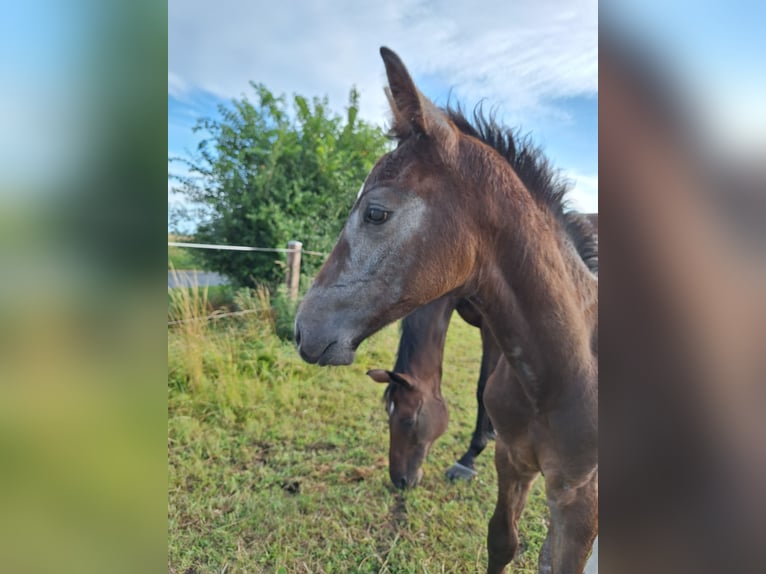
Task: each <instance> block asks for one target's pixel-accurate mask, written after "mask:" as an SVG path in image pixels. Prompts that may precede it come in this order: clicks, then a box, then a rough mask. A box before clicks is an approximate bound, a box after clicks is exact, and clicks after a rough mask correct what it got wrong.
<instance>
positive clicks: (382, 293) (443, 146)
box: [295, 48, 478, 365]
mask: <svg viewBox="0 0 766 574" xmlns="http://www.w3.org/2000/svg"><path fill="white" fill-rule="evenodd" d="M381 55H382V57H383V61H384V63H385V66H386V73H387V75H388V81H389V89H388V90H387V92H386V93H387V95H388V97H389V103H390V105H391V110H392V113H393V133H394V135H395V136H396V137H397V140H398V142H399V145H398V146H397V148H396V149H395V150H394V151H392V152H390V153H388V154H386V155H384V156H383V157H382V158H380V159H379V160H378V162H377V163H376V164H375V167H373V169H372V171H371V172H370V174H369V175H368V176H367V179H366V180H365V182H364V184H363V185H362V189H361V190H360V193H359V196H358V198H357V200H356V202H355V203H354V206H353V208H352V209H351V213H350V214H349V217H348V220H347V221H346V225H345V227H344V228H343V231H342V233H341V235H340V237H339V239H338V242H337V243H336V245H335V247H334V249H333V251H332V253H331V254H330V256H329V258H328V259H327V261H326V262H325V264H324V266H323V267H322V269H321V271H320V272H319V274H318V275H317V277H316V279H315V281H314V283H313V285H312V286H311V289H310V290H309V292H308V293H307V294H306V296H305V298H304V299H303V302H302V304H301V306H300V309H299V310H298V314H297V317H296V322H295V340H296V343H297V345H298V349H299V351H300V354H301V356H302V357H303V359H304V360H306V361H308V362H310V363H319V364H320V365H328V364H331V365H343V364H350V363H351V362H353V360H354V353H355V351H356V347H357V345H359V343H361V342H362V341H363V340H364V339H365V338H367V337H369V336H370V335H371V334H373V333H374V332H376V331H378V330H379V329H381V328H382V327H384V326H385V325H387V324H388V323H391V322H393V321H395V320H397V319H399V318H401V317H403V316H405V315H406V314H407V313H409V312H410V311H412V310H413V309H415V308H417V307H419V306H421V305H424V304H426V303H428V302H429V301H432V300H434V299H436V298H437V297H439V296H441V295H443V294H445V293H447V292H450V291H452V290H454V289H456V288H458V287H460V286H462V285H463V284H464V283H465V282H466V281H467V279H468V277H469V276H470V275H471V272H472V270H473V268H474V265H475V259H476V253H477V252H478V246H477V245H476V244H475V243H476V242H475V240H474V239H472V238H474V237H475V236H476V234H475V233H471V232H468V230H467V229H466V226H467V225H469V223H468V221H467V220H466V218H465V217H461V214H462V213H463V212H464V211H465V209H464V204H465V203H466V202H468V201H469V200H468V199H467V198H466V197H465V195H464V194H461V193H460V191H461V188H460V186H461V184H460V179H459V178H457V177H456V172H457V168H456V166H457V164H458V162H457V157H458V148H459V147H460V145H461V136H460V133H459V131H458V130H457V128H456V127H455V125H454V124H453V123H452V121H450V119H449V118H448V117H447V116H446V115H445V114H444V113H443V112H442V111H441V110H439V109H438V108H437V107H436V106H435V105H434V104H433V103H432V102H430V101H429V100H428V99H427V98H425V97H424V96H423V95H422V94H421V93H420V92H419V91H418V89H417V88H416V87H415V84H414V83H413V81H412V78H411V77H410V75H409V73H408V72H407V69H406V68H405V67H404V64H403V63H402V61H401V60H400V59H399V57H398V56H397V55H396V54H394V53H393V52H392V51H391V50H388V49H387V48H381Z"/></svg>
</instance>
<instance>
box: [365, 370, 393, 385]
mask: <svg viewBox="0 0 766 574" xmlns="http://www.w3.org/2000/svg"><path fill="white" fill-rule="evenodd" d="M367 376H369V377H370V378H371V379H372V380H373V381H375V382H376V383H390V382H391V379H389V378H388V371H384V370H383V369H370V370H369V371H367Z"/></svg>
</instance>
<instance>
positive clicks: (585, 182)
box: [564, 171, 598, 213]
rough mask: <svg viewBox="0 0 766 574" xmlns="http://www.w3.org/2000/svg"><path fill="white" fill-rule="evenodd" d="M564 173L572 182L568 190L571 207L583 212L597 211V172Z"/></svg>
mask: <svg viewBox="0 0 766 574" xmlns="http://www.w3.org/2000/svg"><path fill="white" fill-rule="evenodd" d="M564 175H565V177H567V178H568V179H569V180H570V181H571V182H572V190H571V191H570V192H569V202H570V205H571V206H572V208H573V209H575V210H577V211H581V212H583V213H598V174H592V175H585V174H582V173H578V172H576V171H568V172H566V173H565V174H564Z"/></svg>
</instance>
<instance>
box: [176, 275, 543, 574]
mask: <svg viewBox="0 0 766 574" xmlns="http://www.w3.org/2000/svg"><path fill="white" fill-rule="evenodd" d="M176 291H177V292H178V293H177V296H176V298H175V299H174V301H173V303H174V309H175V313H176V314H177V315H178V314H180V315H182V316H183V315H185V316H187V317H188V316H190V315H193V314H194V313H195V312H197V311H199V310H201V309H203V308H205V307H206V305H207V303H206V302H205V301H204V300H203V299H204V298H203V297H202V296H199V297H198V299H197V300H196V301H194V300H193V297H190V296H189V295H190V292H189V291H187V290H176ZM192 295H193V293H192ZM198 295H200V294H199V293H198ZM184 299H185V300H186V301H185V302H184ZM239 304H240V307H248V306H249V307H250V308H251V309H253V310H254V311H258V312H255V313H252V314H250V315H247V316H245V318H238V319H227V320H220V321H217V322H216V323H215V324H211V323H205V322H199V321H196V322H195V321H192V322H188V323H184V324H182V325H181V326H177V327H173V328H172V329H169V332H168V353H169V357H168V394H169V412H168V463H169V506H168V536H169V554H168V569H169V572H171V573H178V574H182V573H183V574H191V573H196V574H201V573H212V572H224V571H225V572H269V573H271V572H274V573H298V572H317V573H321V572H327V573H329V572H370V573H372V572H391V573H410V572H412V573H415V572H417V573H435V572H482V571H484V569H485V568H486V549H485V538H486V532H487V523H488V520H489V517H490V515H491V513H492V510H493V508H494V502H495V497H496V479H495V472H494V465H493V462H492V458H493V451H494V444H493V443H490V446H489V447H488V448H487V450H486V451H485V452H484V453H483V454H482V455H481V457H479V459H478V461H477V469H478V471H479V476H478V478H477V479H475V480H474V481H473V482H471V483H467V484H466V483H460V484H451V483H449V482H447V481H446V479H445V478H444V471H445V470H446V469H447V468H448V467H449V466H451V465H452V463H453V462H454V461H455V460H456V459H457V457H459V456H460V455H461V454H462V453H463V452H464V450H465V449H466V447H467V446H468V441H469V439H470V434H471V431H472V429H473V423H474V417H475V415H476V407H475V404H474V402H475V398H474V393H475V381H476V377H477V375H478V370H479V361H480V352H481V350H480V349H481V347H480V339H479V333H478V331H477V330H476V329H474V328H472V327H469V326H468V325H466V324H465V323H464V322H462V321H461V320H460V319H459V318H457V317H455V319H454V321H453V324H452V327H451V330H450V333H449V336H448V340H447V352H446V357H447V358H446V361H445V366H444V381H445V383H444V393H445V396H446V399H447V402H448V404H449V408H450V415H451V420H450V426H449V429H448V430H447V433H446V434H445V435H444V436H443V437H442V438H441V439H439V440H438V441H437V442H436V444H435V445H434V447H433V449H432V451H431V453H430V455H429V458H428V460H427V461H426V464H425V466H424V470H425V476H424V478H423V481H422V482H421V484H420V486H419V487H418V488H417V489H415V490H413V491H409V492H406V493H400V492H398V491H395V490H394V489H393V487H392V486H391V485H390V482H389V478H388V471H387V467H388V461H387V449H388V430H387V424H386V415H385V412H384V409H383V404H382V402H381V394H382V392H383V386H382V385H380V384H377V383H374V382H372V381H371V380H370V379H369V378H368V377H367V376H366V375H365V371H366V370H367V369H369V368H373V367H387V368H390V366H391V365H393V362H394V354H395V351H396V346H397V341H398V330H397V327H396V326H391V327H389V328H387V329H385V330H384V331H383V332H381V333H379V334H378V335H376V336H375V337H373V338H372V339H371V340H369V341H367V342H366V343H364V344H363V345H362V347H361V348H360V350H359V353H358V355H357V359H356V362H355V363H354V365H352V366H349V367H326V368H320V367H316V366H312V365H307V364H305V363H303V362H302V361H301V359H300V358H299V357H298V355H297V353H296V351H295V350H294V348H293V347H292V345H291V344H289V343H285V342H283V341H280V340H279V339H278V338H277V337H276V336H275V335H274V321H273V319H272V318H271V315H270V314H269V313H268V312H266V308H267V307H268V305H269V301H268V296H267V295H266V294H265V292H260V293H258V294H257V295H256V296H255V297H253V298H251V299H250V300H249V301H240V302H239ZM195 310H196V311H195ZM546 524H547V508H546V506H545V501H544V496H543V485H542V481H538V482H537V483H536V484H535V486H534V488H533V493H532V495H531V496H530V501H529V503H528V505H527V508H526V510H525V512H524V515H523V517H522V522H521V533H520V537H521V548H520V551H519V553H518V555H517V558H516V560H515V561H514V570H513V571H514V572H529V573H533V572H536V571H537V570H536V561H537V553H538V551H539V548H540V546H541V544H542V541H543V539H544V536H545V530H546Z"/></svg>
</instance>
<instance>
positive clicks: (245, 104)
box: [176, 83, 388, 290]
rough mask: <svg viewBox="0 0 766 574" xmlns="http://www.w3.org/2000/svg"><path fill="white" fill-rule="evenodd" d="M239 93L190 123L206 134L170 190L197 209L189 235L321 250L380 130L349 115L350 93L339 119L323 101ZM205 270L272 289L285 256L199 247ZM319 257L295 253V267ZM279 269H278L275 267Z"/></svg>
mask: <svg viewBox="0 0 766 574" xmlns="http://www.w3.org/2000/svg"><path fill="white" fill-rule="evenodd" d="M251 85H252V88H253V90H254V92H255V100H254V101H251V100H250V99H248V98H247V97H244V96H243V97H242V98H241V99H239V100H233V101H232V102H231V103H230V104H229V105H227V106H220V107H219V117H218V118H203V119H201V120H199V122H198V124H197V126H196V127H195V131H199V130H201V131H204V132H206V133H207V134H209V135H208V137H207V138H205V139H204V140H203V141H202V142H201V143H200V145H199V148H198V153H197V154H196V157H194V158H193V159H191V160H181V159H178V158H176V161H182V162H183V163H186V164H187V166H188V170H189V172H190V175H188V176H185V177H178V178H176V179H177V180H178V182H179V183H180V188H179V189H178V191H180V192H182V193H184V194H185V195H186V196H187V197H188V198H189V199H190V200H191V201H192V202H194V203H196V204H197V205H198V206H199V207H200V212H201V214H202V215H203V217H204V223H202V224H201V225H200V226H199V228H198V230H197V233H196V234H195V235H196V239H197V240H198V241H200V242H203V243H221V244H229V245H245V246H253V247H286V245H287V242H288V241H289V240H291V239H297V240H300V241H302V242H303V245H304V249H307V250H311V251H320V252H329V251H330V249H331V248H332V245H333V243H334V242H335V240H336V238H337V236H338V234H339V233H340V230H341V228H342V226H343V223H344V221H345V218H346V216H347V214H348V210H349V208H350V206H351V205H352V204H353V201H354V198H355V195H356V193H357V191H358V189H359V186H360V184H361V183H362V181H363V180H364V178H365V177H366V175H367V174H368V173H369V171H370V169H371V168H372V165H373V163H374V162H375V160H376V159H377V158H378V157H379V156H380V155H381V154H383V153H384V152H385V150H386V148H387V145H388V144H387V140H386V138H385V136H384V134H383V132H382V130H381V129H380V128H379V127H377V126H372V125H370V124H367V123H365V122H364V121H361V120H359V119H358V118H357V115H358V111H359V93H358V92H357V91H356V90H355V89H352V90H351V92H350V94H349V104H348V107H347V108H346V114H345V117H341V116H340V115H338V114H335V113H333V112H332V111H330V110H329V108H328V101H327V99H326V98H322V99H320V98H313V99H312V100H311V101H309V100H307V99H306V98H304V97H302V96H299V95H295V96H293V98H292V109H288V104H287V99H286V98H285V96H278V97H277V96H274V95H273V94H272V93H271V92H270V91H269V90H268V89H267V88H266V87H265V86H263V85H262V84H255V83H252V84H251ZM200 255H201V257H202V258H204V260H205V267H206V268H207V269H210V270H213V271H218V272H221V273H223V274H225V275H227V276H228V277H230V278H231V279H232V280H233V281H234V282H235V283H237V284H238V285H240V286H249V287H254V286H255V285H256V284H259V283H266V284H269V285H270V286H271V287H272V290H273V287H274V286H276V285H277V284H278V283H279V282H280V281H282V279H283V277H284V272H283V265H284V255H283V254H277V253H270V252H241V251H234V252H232V251H217V250H205V251H203V252H201V254H200ZM321 262H322V258H321V257H307V256H306V257H303V261H302V272H303V273H305V274H307V275H313V274H315V273H316V271H317V270H318V268H319V266H320V265H321ZM281 266H282V267H281Z"/></svg>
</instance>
